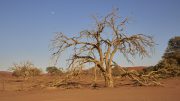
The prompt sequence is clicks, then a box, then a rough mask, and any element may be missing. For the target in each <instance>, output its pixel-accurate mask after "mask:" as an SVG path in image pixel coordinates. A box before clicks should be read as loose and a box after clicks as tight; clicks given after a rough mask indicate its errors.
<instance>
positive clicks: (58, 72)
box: [46, 66, 63, 75]
mask: <svg viewBox="0 0 180 101" xmlns="http://www.w3.org/2000/svg"><path fill="white" fill-rule="evenodd" d="M46 71H47V72H48V74H50V75H63V71H62V69H60V68H57V67H54V66H53V67H47V68H46Z"/></svg>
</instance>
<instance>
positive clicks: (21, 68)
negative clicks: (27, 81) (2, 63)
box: [10, 61, 42, 78]
mask: <svg viewBox="0 0 180 101" xmlns="http://www.w3.org/2000/svg"><path fill="white" fill-rule="evenodd" d="M10 69H11V70H12V71H13V74H12V75H13V76H16V77H24V78H26V77H32V76H38V75H40V74H41V72H42V71H41V70H40V69H38V68H37V67H35V66H34V64H32V63H31V62H29V61H26V62H23V63H19V64H13V67H11V68H10Z"/></svg>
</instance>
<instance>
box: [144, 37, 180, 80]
mask: <svg viewBox="0 0 180 101" xmlns="http://www.w3.org/2000/svg"><path fill="white" fill-rule="evenodd" d="M145 72H155V73H156V74H158V75H159V78H168V77H175V76H180V37H174V38H171V39H170V40H169V43H168V47H167V49H166V51H165V53H164V55H163V56H162V60H161V61H160V62H159V63H158V64H157V65H155V66H152V67H149V68H147V69H145Z"/></svg>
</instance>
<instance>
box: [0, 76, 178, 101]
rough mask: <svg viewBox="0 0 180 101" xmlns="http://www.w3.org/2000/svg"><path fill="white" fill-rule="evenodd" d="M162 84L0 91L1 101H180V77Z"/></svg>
mask: <svg viewBox="0 0 180 101" xmlns="http://www.w3.org/2000/svg"><path fill="white" fill-rule="evenodd" d="M162 82H163V83H164V87H132V86H122V87H118V88H100V89H90V88H82V89H42V90H32V91H0V101H180V77H178V78H171V79H168V80H163V81H162Z"/></svg>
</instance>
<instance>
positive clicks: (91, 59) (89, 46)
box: [52, 10, 155, 87]
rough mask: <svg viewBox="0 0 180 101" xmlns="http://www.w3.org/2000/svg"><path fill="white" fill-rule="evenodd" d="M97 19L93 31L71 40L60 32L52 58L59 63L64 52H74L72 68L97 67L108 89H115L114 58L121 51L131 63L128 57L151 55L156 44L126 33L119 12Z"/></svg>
mask: <svg viewBox="0 0 180 101" xmlns="http://www.w3.org/2000/svg"><path fill="white" fill-rule="evenodd" d="M94 19H95V26H96V28H94V29H93V30H84V31H81V32H80V33H79V34H77V35H75V36H73V37H70V36H66V35H65V34H63V33H61V32H60V33H57V34H56V36H55V38H54V39H53V42H52V49H53V57H56V60H57V59H58V58H59V57H60V55H61V54H62V52H63V51H66V50H67V49H72V52H74V53H73V55H72V56H71V58H70V59H69V60H70V61H71V63H70V64H69V68H75V67H77V66H73V65H74V64H76V65H82V64H86V63H93V64H95V65H96V66H97V67H98V68H99V69H100V71H101V72H102V74H103V76H104V80H105V85H106V86H107V87H113V86H114V82H113V77H112V65H113V59H114V57H118V55H117V53H118V52H120V53H121V54H123V55H124V57H125V58H126V59H127V60H128V61H130V58H129V56H135V55H137V54H138V55H139V56H142V57H144V56H149V51H150V50H151V49H152V48H153V47H154V45H155V43H154V41H153V39H152V37H151V36H147V35H144V34H133V35H132V34H131V36H128V34H126V32H125V29H126V24H127V22H128V19H127V18H122V17H120V16H119V15H118V12H117V10H113V11H112V12H111V13H109V14H108V15H106V16H105V17H103V18H100V19H98V18H97V17H94Z"/></svg>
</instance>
